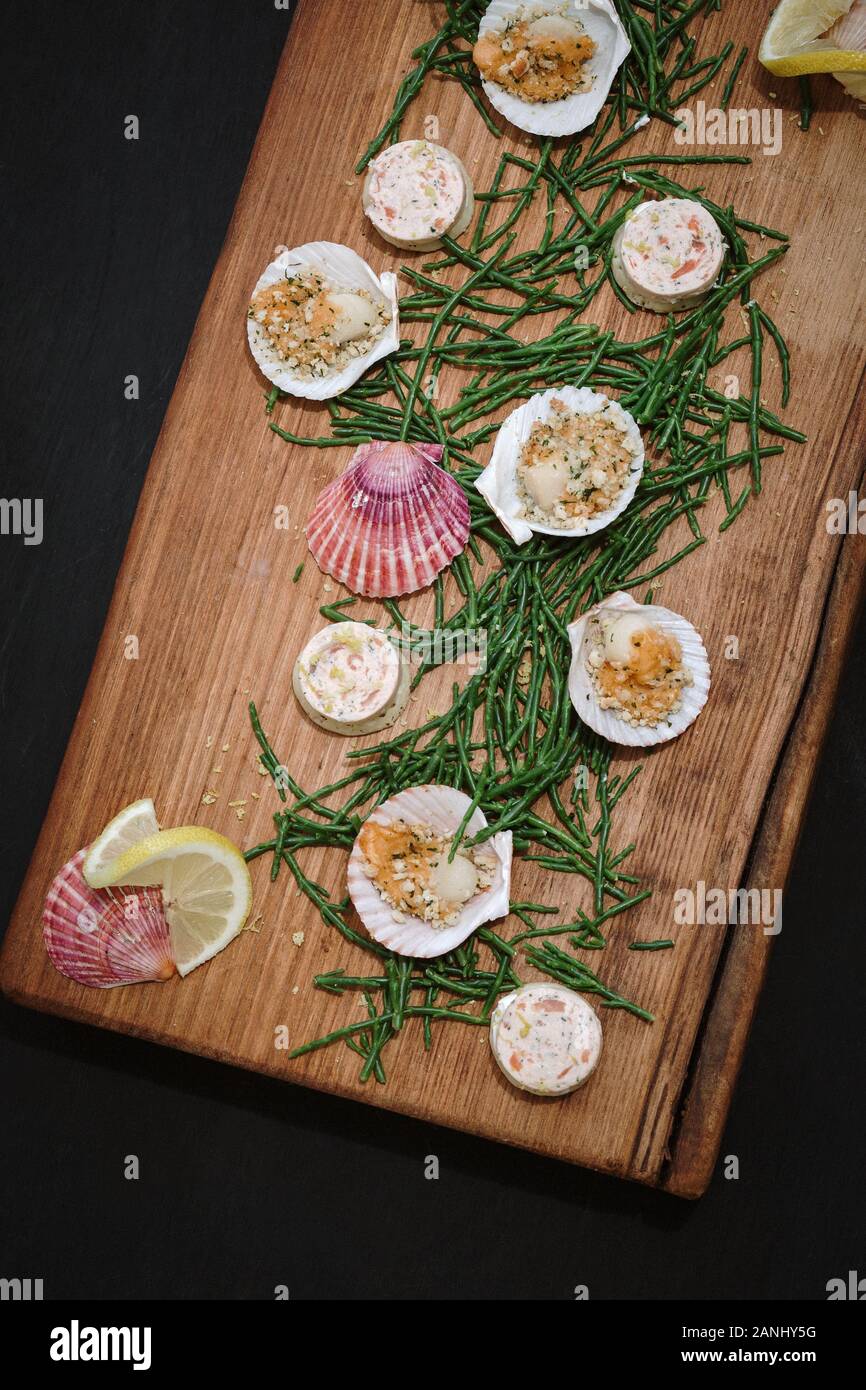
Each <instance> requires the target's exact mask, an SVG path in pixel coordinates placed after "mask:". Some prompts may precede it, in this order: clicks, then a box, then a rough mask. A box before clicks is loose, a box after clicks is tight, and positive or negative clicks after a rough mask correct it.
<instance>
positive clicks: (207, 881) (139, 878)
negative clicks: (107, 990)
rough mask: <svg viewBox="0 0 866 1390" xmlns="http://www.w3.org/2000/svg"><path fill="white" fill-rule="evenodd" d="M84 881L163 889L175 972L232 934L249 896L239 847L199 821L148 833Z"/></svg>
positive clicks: (200, 959)
mask: <svg viewBox="0 0 866 1390" xmlns="http://www.w3.org/2000/svg"><path fill="white" fill-rule="evenodd" d="M88 882H89V883H90V885H91V887H93V888H110V887H136V888H142V887H148V886H158V887H160V888H162V897H163V905H164V909H165V915H166V918H167V920H168V925H169V928H170V931H171V944H172V949H173V951H174V958H175V962H176V964H177V969H178V974H180V975H188V974H189V972H190V971H191V970H194V969H195V968H196V966H197V965H202V964H203V963H204V962H205V961H206V960H210V958H211V956H215V955H216V954H217V952H218V951H221V950H222V949H223V947H224V946H227V945H228V944H229V942H230V941H231V940H233V938H234V937H236V936H237V934H238V932H239V931H240V929H241V927H242V926H243V924H244V922H245V921H246V919H247V916H248V915H249V910H250V905H251V903H252V896H253V890H252V883H251V881H250V874H249V870H248V868H247V866H246V862H245V860H244V857H243V855H242V854H241V852H240V850H239V849H238V848H237V846H236V845H233V844H232V842H231V840H227V839H226V838H225V836H224V835H218V834H217V833H216V831H214V830H207V829H205V828H204V827H202V826H200V825H182V826H179V827H178V828H177V829H176V830H158V831H157V832H156V833H155V834H153V835H148V836H147V838H146V839H143V840H139V841H138V843H137V844H134V845H131V846H130V847H129V848H128V849H126V850H124V851H123V853H121V854H120V855H118V856H117V858H116V859H113V860H112V861H111V862H110V863H108V864H103V865H102V866H101V867H100V868H98V869H97V870H96V871H95V872H94V874H93V876H92V877H88Z"/></svg>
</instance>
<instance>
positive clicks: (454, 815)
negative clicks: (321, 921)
mask: <svg viewBox="0 0 866 1390" xmlns="http://www.w3.org/2000/svg"><path fill="white" fill-rule="evenodd" d="M470 805H471V801H470V798H469V797H468V796H466V794H465V793H464V792H461V791H457V790H456V788H454V787H441V786H436V785H428V786H423V787H410V788H409V789H408V790H407V791H404V792H398V793H397V795H396V796H391V797H389V798H388V800H387V801H383V802H382V804H381V805H380V806H377V807H376V809H375V811H373V812H371V814H370V816H369V817H368V819H369V820H371V821H374V822H375V823H376V824H378V825H388V824H390V823H391V822H392V821H395V820H405V821H407V822H409V824H412V825H429V826H430V827H431V828H432V829H433V830H436V831H438V832H439V833H440V834H442V835H453V834H454V831H455V830H456V829H457V827H458V826H459V824H460V822H461V820H462V819H463V817H464V816H465V814H466V812H467V810H468V808H469V806H470ZM486 825H487V819H486V817H485V816H484V814H483V813H482V812H481V811H479V810H476V811H474V812H473V814H472V816H471V818H470V820H469V824H468V826H467V827H466V831H465V836H466V838H467V839H470V838H471V837H472V836H473V835H476V834H477V833H478V831H479V830H483V829H484V827H485V826H486ZM485 843H486V845H488V846H489V847H490V849H492V850H493V852H494V854H495V855H496V857H497V859H498V860H499V865H498V867H497V870H496V876H495V878H494V880H493V883H492V884H491V885H490V887H489V888H485V890H484V892H483V893H478V894H476V896H475V897H474V898H471V899H470V900H469V902H468V903H467V904H466V906H465V907H464V908H463V910H462V912H461V913H460V916H459V917H458V918H457V921H456V922H455V923H454V924H453V926H450V927H433V926H431V925H430V923H429V922H424V921H422V919H421V918H420V917H410V916H409V915H408V914H405V913H404V914H401V915H402V917H403V921H395V919H394V910H393V908H392V907H390V905H389V904H388V903H386V902H385V900H384V898H383V897H382V895H381V894H380V893H379V891H378V889H377V888H376V886H375V885H374V884H373V883H372V882H371V881H370V879H369V878H368V877H367V875H366V874H365V873H364V871H363V869H362V867H361V865H362V863H363V855H362V853H361V849H360V846H359V844H358V841H357V840H356V841H355V844H354V846H353V848H352V853H351V854H350V856H349V867H348V870H347V874H346V881H347V885H348V889H349V895H350V897H351V899H352V902H353V903H354V904H355V910H356V911H357V913H358V916H359V917H360V918H361V921H362V922H363V923H364V926H365V927H366V928H367V931H368V932H369V933H370V935H371V936H372V938H373V940H374V941H378V942H380V943H381V945H383V946H387V947H388V948H389V950H391V951H396V952H397V953H398V954H399V955H401V956H419V957H422V958H423V959H425V960H428V959H430V958H431V957H433V956H444V955H446V954H447V952H448V951H453V950H454V948H455V947H456V946H459V945H460V944H461V943H462V942H464V941H465V940H466V938H467V937H468V936H471V935H472V933H473V932H474V931H475V929H476V928H477V927H480V926H482V925H483V924H484V923H485V922H492V921H494V919H495V918H497V917H504V916H505V915H506V914H507V912H508V908H509V897H508V894H509V888H510V884H511V854H512V848H511V831H510V830H503V831H499V832H498V833H497V834H496V835H493V836H491V838H490V839H489V840H487V841H486V842H485Z"/></svg>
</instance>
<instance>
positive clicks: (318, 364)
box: [247, 241, 400, 401]
mask: <svg viewBox="0 0 866 1390" xmlns="http://www.w3.org/2000/svg"><path fill="white" fill-rule="evenodd" d="M284 287H285V288H284ZM317 330H320V331H317ZM247 337H248V339H249V344H250V351H251V352H252V354H253V357H254V358H255V359H256V362H257V363H258V365H259V367H260V368H261V370H262V372H263V373H264V375H265V376H266V377H267V378H268V381H272V382H273V383H274V384H275V385H276V386H279V387H280V389H281V390H282V391H287V392H288V393H289V395H292V396H304V397H306V398H307V399H308V400H313V401H324V400H328V399H329V398H330V397H331V396H339V394H340V393H341V391H347V390H348V389H349V387H350V386H353V385H354V383H355V382H356V381H357V380H358V378H359V377H360V376H362V375H363V373H364V372H365V371H366V370H367V368H368V367H369V366H371V365H372V363H374V362H378V361H380V359H381V358H383V357H387V356H388V354H389V353H390V352H394V351H395V350H396V348H398V347H399V345H400V324H399V316H398V311H397V277H396V276H395V275H393V274H391V272H390V271H385V272H384V273H383V274H382V275H381V276H376V275H374V274H373V271H372V270H371V269H370V267H369V266H368V265H367V262H366V261H364V260H362V259H361V257H360V256H359V255H358V254H357V252H355V251H352V250H350V248H349V247H348V246H340V245H339V244H338V243H337V242H334V241H310V242H307V243H306V245H304V246H296V247H295V248H294V250H291V251H282V252H281V253H280V255H279V256H277V258H276V260H275V261H271V263H270V265H269V266H268V267H267V268H266V269H265V271H264V272H263V273H262V275H261V276H260V277H259V279H258V281H257V282H256V286H255V289H254V290H253V294H252V300H251V303H250V307H249V310H248V313H247Z"/></svg>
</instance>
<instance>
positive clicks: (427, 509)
mask: <svg viewBox="0 0 866 1390" xmlns="http://www.w3.org/2000/svg"><path fill="white" fill-rule="evenodd" d="M442 452H443V450H442V446H441V444H389V443H386V442H382V441H374V442H373V443H370V444H362V445H360V447H359V448H358V449H356V450H355V453H354V454H353V456H352V461H351V463H350V464H349V467H348V468H347V469H346V471H345V473H342V474H341V475H340V477H339V478H336V479H335V480H334V482H332V483H329V484H328V486H327V487H326V488H325V490H324V492H322V493H321V494H320V496H319V499H318V501H317V503H316V506H315V508H314V510H313V514H312V516H311V517H310V520H309V521H308V522H307V527H306V531H307V544H308V545H309V547H310V550H311V551H312V552H313V556H314V557H315V561H316V564H317V565H318V566H319V569H321V570H324V572H325V574H330V575H332V576H333V578H334V579H337V580H339V582H340V583H341V584H345V586H346V588H347V589H351V590H352V592H353V593H356V594H365V595H367V596H368V597H370V598H395V597H396V596H397V595H398V594H411V593H414V592H415V590H416V589H423V588H424V587H425V585H427V584H431V583H432V582H433V580H434V579H435V578H436V575H437V574H439V572H440V571H441V570H444V569H445V567H446V566H447V565H450V563H451V561H452V560H453V559H454V557H455V556H456V555H459V554H460V553H461V551H462V550H463V548H464V546H465V545H466V542H467V540H468V539H469V503H468V501H467V499H466V494H465V492H464V491H463V489H462V487H461V486H460V484H459V483H458V482H456V481H455V480H454V478H452V477H451V475H450V473H446V471H445V469H444V468H441V467H440V460H441V458H442Z"/></svg>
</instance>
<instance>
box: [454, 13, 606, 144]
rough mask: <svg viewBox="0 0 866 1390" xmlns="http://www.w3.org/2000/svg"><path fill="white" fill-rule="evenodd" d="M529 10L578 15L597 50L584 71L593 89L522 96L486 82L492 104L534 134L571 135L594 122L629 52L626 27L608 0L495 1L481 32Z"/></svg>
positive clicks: (481, 26) (576, 17) (488, 30)
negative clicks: (547, 97)
mask: <svg viewBox="0 0 866 1390" xmlns="http://www.w3.org/2000/svg"><path fill="white" fill-rule="evenodd" d="M523 14H526V15H528V16H530V17H532V18H538V17H540V16H541V15H546V14H561V15H563V16H564V17H565V18H566V19H574V20H576V21H577V22H578V23H579V24H580V25H581V26H582V27H583V29H584V31H585V32H586V33H587V34H588V35H589V37H590V38H591V39H592V40H593V41H594V43H595V52H594V53H593V55H592V57H591V58H590V59H588V60H587V62H586V64H585V65H584V66H585V71H586V72H588V73H589V75H590V77H591V79H592V85H591V86H590V88H589V91H586V92H574V93H573V94H572V95H571V96H569V97H563V98H562V100H561V101H546V102H538V101H524V100H523V99H522V97H518V96H514V95H513V94H512V93H511V92H507V91H505V89H504V88H503V87H499V86H497V84H496V83H495V82H485V81H482V83H481V85H482V87H483V88H484V93H485V95H486V97H487V100H488V101H489V102H490V105H491V106H492V107H494V108H495V110H497V111H498V112H499V113H500V115H502V116H505V118H506V120H509V121H510V122H511V124H512V125H516V126H517V127H518V129H520V130H528V131H529V132H530V134H532V135H573V134H574V132H575V131H578V130H585V129H586V127H587V126H588V125H591V124H592V122H593V121H594V120H595V118H596V116H597V115H598V113H599V111H600V110H601V108H602V106H603V105H604V102H605V98H606V97H607V94H608V92H609V91H610V89H611V85H612V83H613V79H614V77H615V75H616V70H617V68H618V67H619V66H620V64H621V63H622V62H623V60H624V59H625V58H626V56H627V54H628V53H629V52H630V51H631V44H630V43H629V41H628V39H627V37H626V33H625V30H624V29H623V27H622V25H621V24H620V22H619V16H618V15H617V13H616V10H615V9H614V7H613V5H612V4H611V3H610V0H583V3H575V0H563V3H561V4H557V3H556V0H493V3H492V4H491V5H489V6H488V8H487V10H486V11H485V13H484V15H483V17H482V19H481V23H480V24H479V26H478V33H479V36H480V35H482V34H486V33H489V32H490V30H501V29H504V28H505V25H506V24H507V23H508V21H509V20H510V19H513V18H516V17H517V16H518V15H523Z"/></svg>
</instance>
